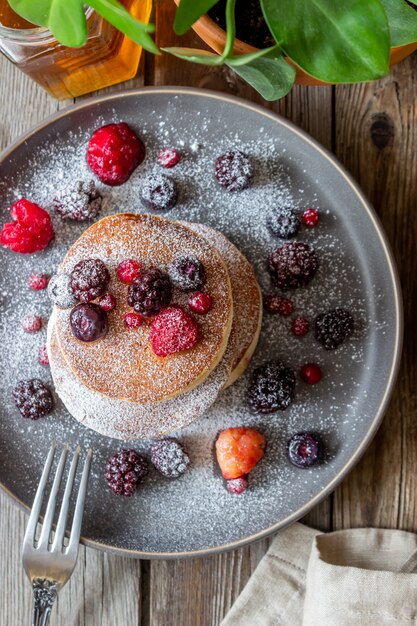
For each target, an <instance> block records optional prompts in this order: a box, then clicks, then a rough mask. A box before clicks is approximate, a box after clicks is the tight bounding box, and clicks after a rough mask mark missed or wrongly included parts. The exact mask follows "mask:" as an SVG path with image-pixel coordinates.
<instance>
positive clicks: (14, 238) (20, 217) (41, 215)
mask: <svg viewBox="0 0 417 626" xmlns="http://www.w3.org/2000/svg"><path fill="white" fill-rule="evenodd" d="M10 214H11V216H12V220H13V222H11V223H9V224H4V225H3V228H2V231H1V236H0V241H1V244H2V245H3V246H5V247H6V248H10V250H13V252H21V253H22V254H30V253H32V252H40V251H41V250H44V248H46V246H47V245H48V243H49V242H50V241H51V239H52V238H53V236H54V229H53V228H52V222H51V218H50V217H49V213H47V212H46V211H45V210H44V209H42V208H41V207H40V206H38V205H37V204H34V203H33V202H29V200H26V198H22V199H21V200H18V201H17V202H15V203H14V205H13V206H12V208H11V209H10Z"/></svg>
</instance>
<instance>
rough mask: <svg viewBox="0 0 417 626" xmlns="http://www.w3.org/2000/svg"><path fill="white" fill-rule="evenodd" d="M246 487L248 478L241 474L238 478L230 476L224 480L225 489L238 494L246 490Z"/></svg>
mask: <svg viewBox="0 0 417 626" xmlns="http://www.w3.org/2000/svg"><path fill="white" fill-rule="evenodd" d="M247 488H248V479H247V478H246V476H241V477H240V478H231V479H230V480H228V481H226V489H227V491H230V493H236V494H240V493H243V492H244V491H246V489H247Z"/></svg>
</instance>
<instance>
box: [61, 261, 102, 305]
mask: <svg viewBox="0 0 417 626" xmlns="http://www.w3.org/2000/svg"><path fill="white" fill-rule="evenodd" d="M109 281H110V274H109V270H108V269H107V267H106V266H105V265H104V263H103V261H100V259H83V260H82V261H80V262H79V263H77V265H76V266H75V267H74V269H73V270H72V272H71V281H70V285H71V289H72V292H73V294H74V296H75V297H76V298H77V300H80V301H81V302H90V300H94V298H97V297H98V296H101V294H103V293H104V292H105V291H106V287H107V285H108V284H109Z"/></svg>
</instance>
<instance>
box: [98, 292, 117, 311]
mask: <svg viewBox="0 0 417 626" xmlns="http://www.w3.org/2000/svg"><path fill="white" fill-rule="evenodd" d="M97 304H98V306H99V307H100V309H103V311H113V309H114V308H115V306H116V304H117V301H116V298H115V297H114V296H113V295H112V294H111V293H105V294H104V296H101V297H100V298H99V299H98V300H97Z"/></svg>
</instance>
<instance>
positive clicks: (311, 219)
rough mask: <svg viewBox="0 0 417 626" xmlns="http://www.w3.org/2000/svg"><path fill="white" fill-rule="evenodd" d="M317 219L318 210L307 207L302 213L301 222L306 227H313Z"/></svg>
mask: <svg viewBox="0 0 417 626" xmlns="http://www.w3.org/2000/svg"><path fill="white" fill-rule="evenodd" d="M318 221H319V212H318V211H317V209H307V210H306V211H304V213H303V222H304V225H305V226H307V228H314V226H316V225H317V222H318Z"/></svg>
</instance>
